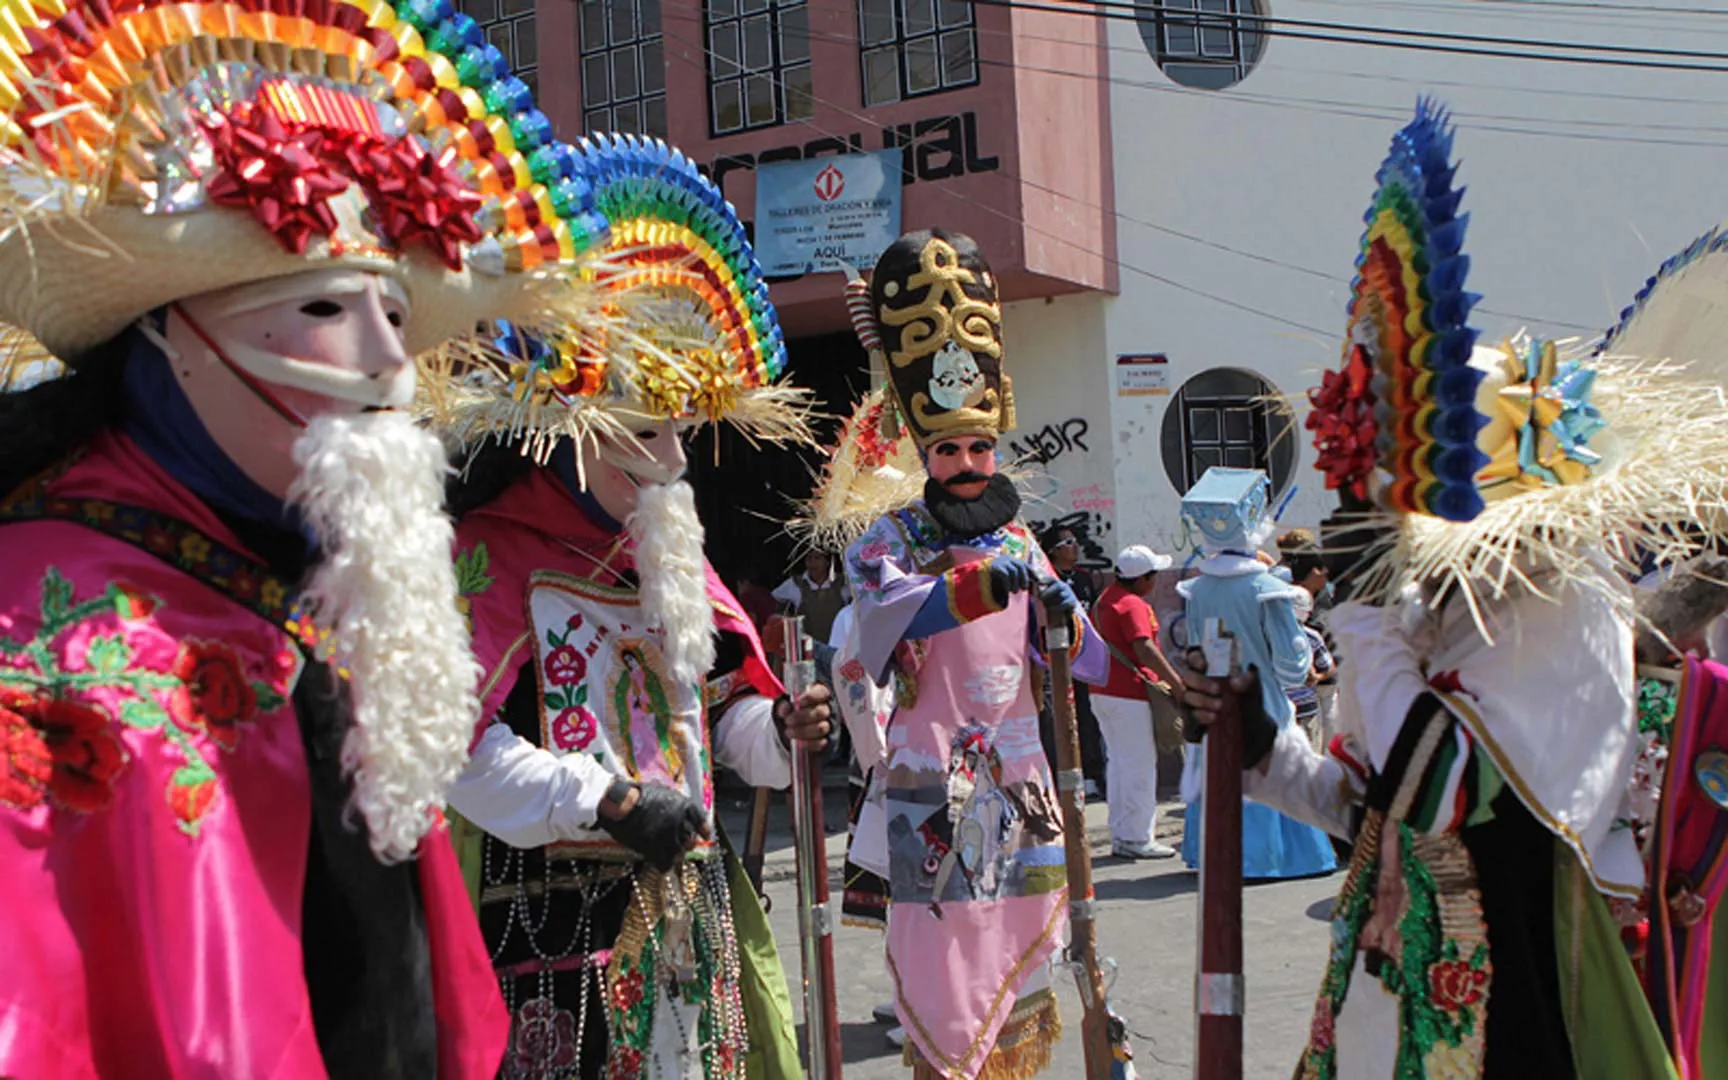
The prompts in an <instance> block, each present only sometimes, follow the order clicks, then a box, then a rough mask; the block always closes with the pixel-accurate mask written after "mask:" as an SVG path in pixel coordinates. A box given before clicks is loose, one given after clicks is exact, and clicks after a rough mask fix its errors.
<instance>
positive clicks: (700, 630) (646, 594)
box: [626, 480, 714, 686]
mask: <svg viewBox="0 0 1728 1080" xmlns="http://www.w3.org/2000/svg"><path fill="white" fill-rule="evenodd" d="M626 527H627V528H628V530H629V533H630V539H631V541H632V542H633V544H634V546H635V551H636V574H637V577H638V578H639V579H640V580H641V583H642V613H643V614H644V615H645V616H646V617H647V619H648V624H649V625H650V626H659V627H660V628H661V630H662V632H663V633H664V634H665V641H666V663H667V665H668V666H669V667H670V668H671V669H672V675H673V677H674V678H675V679H677V681H678V682H679V683H681V684H682V685H685V686H700V685H701V684H702V683H703V682H704V681H706V680H707V678H708V671H709V669H711V668H712V667H713V666H714V608H713V607H712V606H711V605H710V604H709V602H708V575H707V561H706V560H705V559H704V558H703V555H702V520H701V519H700V518H699V517H697V516H696V493H695V492H694V491H692V490H691V489H690V485H689V484H687V483H685V482H684V481H682V480H680V481H678V482H676V483H672V484H643V485H642V488H641V491H640V492H638V499H637V502H636V512H635V513H634V514H631V515H630V520H629V521H628V522H627V523H626Z"/></svg>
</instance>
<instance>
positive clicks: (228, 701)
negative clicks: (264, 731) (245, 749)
mask: <svg viewBox="0 0 1728 1080" xmlns="http://www.w3.org/2000/svg"><path fill="white" fill-rule="evenodd" d="M169 674H171V675H173V676H174V677H175V678H176V679H179V680H180V686H178V687H176V688H175V690H174V693H173V694H172V695H171V696H170V698H169V708H170V709H171V710H172V711H173V713H174V716H175V718H176V719H177V720H179V721H180V722H181V723H182V724H184V725H191V726H196V727H201V728H204V729H205V730H206V731H208V732H209V733H210V737H211V738H212V739H214V740H215V741H216V745H217V746H220V747H221V748H222V749H224V750H232V749H234V747H235V746H236V745H238V744H239V742H240V732H239V725H241V724H244V723H247V722H248V721H250V720H252V719H253V718H254V717H255V716H256V715H257V713H258V695H257V693H256V692H255V691H254V690H253V689H252V685H251V684H250V683H248V682H247V681H246V674H245V672H244V671H243V670H242V669H241V667H240V658H239V657H238V656H237V655H235V652H234V650H233V649H231V648H229V647H228V646H227V645H224V644H222V643H220V642H201V641H187V642H186V643H185V644H183V645H181V646H180V655H178V656H176V657H175V658H174V666H173V667H172V668H171V669H169Z"/></svg>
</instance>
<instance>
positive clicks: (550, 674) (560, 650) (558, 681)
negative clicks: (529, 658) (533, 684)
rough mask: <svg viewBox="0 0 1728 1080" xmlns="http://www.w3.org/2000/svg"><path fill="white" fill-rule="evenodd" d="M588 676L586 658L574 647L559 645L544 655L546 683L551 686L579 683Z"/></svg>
mask: <svg viewBox="0 0 1728 1080" xmlns="http://www.w3.org/2000/svg"><path fill="white" fill-rule="evenodd" d="M586 674H588V658H587V657H585V656H583V655H582V650H581V649H578V648H577V647H576V646H574V645H560V646H558V647H557V648H556V649H553V650H552V651H551V652H549V653H547V654H546V681H547V682H550V683H551V684H552V685H553V686H569V685H570V684H571V683H575V682H581V681H582V676H584V675H586Z"/></svg>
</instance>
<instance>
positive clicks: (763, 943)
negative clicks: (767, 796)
mask: <svg viewBox="0 0 1728 1080" xmlns="http://www.w3.org/2000/svg"><path fill="white" fill-rule="evenodd" d="M720 846H721V850H722V851H723V852H724V857H725V859H726V887H727V889H728V890H729V891H730V892H731V894H732V926H733V929H734V930H735V931H736V932H737V934H738V957H739V960H740V961H741V966H742V969H743V974H742V975H741V976H740V980H741V982H742V983H743V994H744V1021H745V1023H746V1024H748V1025H749V1029H750V1053H749V1055H748V1056H747V1057H746V1058H745V1062H744V1065H745V1070H746V1073H745V1074H746V1075H747V1076H748V1077H749V1080H803V1077H804V1066H803V1064H802V1062H800V1061H799V1058H798V1031H797V1028H796V1027H795V1026H794V1025H793V1023H792V994H791V992H790V991H788V990H787V988H786V972H785V971H784V969H782V968H781V966H780V949H779V947H778V946H777V945H775V943H774V930H773V928H772V927H770V926H769V925H768V913H767V912H765V911H763V910H762V898H761V897H759V896H757V895H756V889H755V887H754V886H752V885H751V884H750V876H749V875H748V874H746V873H745V872H744V864H743V863H742V862H740V861H739V860H738V856H737V855H735V854H734V853H733V851H732V845H731V843H730V842H729V841H728V840H727V838H726V834H725V831H724V830H720Z"/></svg>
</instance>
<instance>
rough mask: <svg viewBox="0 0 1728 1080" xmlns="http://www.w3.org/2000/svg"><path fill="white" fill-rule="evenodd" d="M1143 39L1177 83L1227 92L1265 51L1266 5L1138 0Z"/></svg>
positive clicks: (1258, 0) (1261, 0)
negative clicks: (1264, 21) (1226, 89)
mask: <svg viewBox="0 0 1728 1080" xmlns="http://www.w3.org/2000/svg"><path fill="white" fill-rule="evenodd" d="M1135 3H1136V6H1137V7H1139V9H1140V11H1139V16H1138V18H1137V19H1136V20H1135V21H1136V22H1137V23H1138V24H1139V26H1140V39H1141V40H1142V41H1144V42H1145V43H1146V51H1147V52H1149V53H1151V54H1152V59H1153V60H1155V61H1157V62H1158V68H1159V70H1161V71H1163V72H1164V74H1165V75H1168V76H1169V77H1170V79H1171V80H1172V81H1173V82H1178V83H1181V84H1182V85H1183V86H1191V87H1193V88H1194V89H1196V90H1223V89H1224V88H1226V87H1230V86H1235V85H1236V84H1237V83H1239V82H1241V81H1242V80H1243V79H1245V78H1247V77H1248V73H1249V72H1250V71H1253V70H1254V65H1255V64H1258V63H1259V62H1260V56H1261V54H1262V53H1264V52H1265V51H1266V37H1267V34H1266V26H1265V24H1264V23H1263V22H1261V21H1260V20H1262V19H1264V18H1266V17H1267V15H1268V14H1269V12H1268V11H1267V6H1266V3H1265V0H1135Z"/></svg>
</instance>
